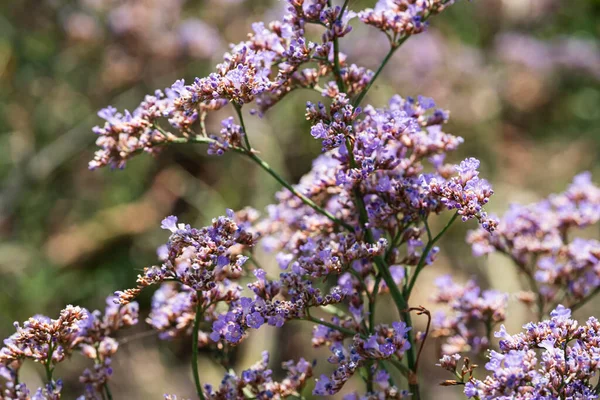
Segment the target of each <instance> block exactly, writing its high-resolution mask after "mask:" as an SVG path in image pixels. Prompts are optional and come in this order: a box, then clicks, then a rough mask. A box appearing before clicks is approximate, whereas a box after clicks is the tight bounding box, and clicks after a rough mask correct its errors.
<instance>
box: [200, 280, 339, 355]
mask: <svg viewBox="0 0 600 400" xmlns="http://www.w3.org/2000/svg"><path fill="white" fill-rule="evenodd" d="M254 274H255V275H256V277H257V281H255V282H253V283H250V284H248V287H249V288H250V289H251V290H252V291H253V292H254V294H255V296H254V297H253V298H250V297H241V298H239V300H235V301H231V302H229V310H228V311H227V312H226V313H223V314H220V315H218V316H217V319H216V320H215V322H214V323H213V325H212V329H213V331H212V333H211V334H210V338H211V339H212V340H213V341H215V342H217V341H220V340H225V341H226V342H228V343H230V344H237V343H239V342H240V341H241V340H242V339H243V338H244V336H245V334H246V331H247V330H249V329H258V328H260V327H261V326H262V325H264V324H268V325H271V326H275V327H278V328H279V327H281V326H283V324H284V323H285V322H286V321H288V320H293V319H302V318H304V317H305V316H306V315H307V310H308V309H309V308H310V307H320V306H328V305H330V304H337V303H341V302H342V301H343V300H344V299H345V298H346V296H347V295H348V293H347V292H346V291H344V289H343V288H341V287H339V286H334V287H333V288H331V289H329V292H328V293H326V294H325V293H323V291H322V290H321V289H319V288H317V287H315V286H314V284H313V282H312V281H311V280H308V279H304V278H303V277H302V275H300V274H294V273H282V274H281V275H280V279H279V280H276V281H271V280H268V279H267V277H266V274H265V272H264V271H263V270H260V269H257V270H255V271H254Z"/></svg>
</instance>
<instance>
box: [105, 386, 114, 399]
mask: <svg viewBox="0 0 600 400" xmlns="http://www.w3.org/2000/svg"><path fill="white" fill-rule="evenodd" d="M104 391H105V392H106V397H107V398H108V400H112V398H113V397H112V393H111V392H110V389H109V387H108V383H105V384H104Z"/></svg>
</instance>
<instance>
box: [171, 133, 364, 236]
mask: <svg viewBox="0 0 600 400" xmlns="http://www.w3.org/2000/svg"><path fill="white" fill-rule="evenodd" d="M168 143H174V144H184V143H201V144H211V143H216V141H215V140H213V139H211V138H209V137H205V136H200V135H197V136H192V137H189V138H173V139H170V140H169V142H168ZM232 150H233V151H236V152H238V153H241V154H244V155H246V156H248V158H250V159H251V160H252V161H254V162H255V163H256V164H258V165H259V166H260V167H261V168H262V169H264V170H265V171H267V172H268V173H269V175H271V176H272V177H273V178H275V180H276V181H277V182H279V183H280V184H281V185H282V186H284V187H285V188H286V189H288V190H289V191H290V192H292V193H293V194H294V195H295V196H296V197H298V198H299V199H300V200H301V201H302V202H303V203H304V204H306V205H307V206H309V207H310V208H312V209H313V210H315V211H316V212H318V213H319V214H321V215H324V216H325V217H327V218H328V219H330V220H331V221H332V222H333V223H335V224H336V225H340V226H343V227H344V228H346V229H347V230H349V231H350V232H354V228H353V227H352V226H351V225H350V224H348V223H346V222H344V221H342V220H340V219H339V218H336V217H335V216H334V215H333V214H331V213H330V212H329V211H327V210H325V209H324V208H322V207H320V206H319V205H317V204H316V203H315V202H314V201H312V200H311V199H309V198H308V197H306V196H305V195H303V194H302V193H300V192H299V191H298V190H296V189H295V188H294V187H293V186H292V185H291V184H289V183H288V182H287V181H286V180H285V179H284V178H283V177H282V176H281V175H279V174H278V173H277V172H276V171H275V170H273V169H272V168H271V166H270V165H269V164H267V162H265V161H264V160H263V159H262V158H260V157H259V156H257V155H256V154H255V153H254V152H253V151H252V150H247V149H244V148H241V147H232Z"/></svg>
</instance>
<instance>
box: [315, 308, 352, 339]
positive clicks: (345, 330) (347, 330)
mask: <svg viewBox="0 0 600 400" xmlns="http://www.w3.org/2000/svg"><path fill="white" fill-rule="evenodd" d="M304 319H305V320H307V321H310V322H314V323H315V324H319V325H323V326H326V327H328V328H331V329H334V330H336V331H338V332H341V333H344V334H346V335H348V336H350V337H354V336H355V335H356V334H358V332H354V331H353V330H350V329H347V328H344V327H342V326H338V325H334V324H332V323H330V322H327V321H324V320H320V319H318V318H315V317H313V316H312V315H310V314H308V311H307V315H306V317H304Z"/></svg>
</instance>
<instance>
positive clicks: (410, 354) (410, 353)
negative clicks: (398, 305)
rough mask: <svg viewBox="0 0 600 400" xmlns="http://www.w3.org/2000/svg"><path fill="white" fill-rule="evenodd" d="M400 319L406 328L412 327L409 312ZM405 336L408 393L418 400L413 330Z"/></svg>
mask: <svg viewBox="0 0 600 400" xmlns="http://www.w3.org/2000/svg"><path fill="white" fill-rule="evenodd" d="M402 319H403V320H404V322H405V323H406V325H407V326H413V325H412V319H411V317H410V311H409V310H405V311H403V312H402ZM406 335H407V336H408V342H409V343H410V347H409V348H408V350H406V361H407V363H408V369H409V371H410V373H409V374H408V386H409V390H410V393H411V394H412V395H413V400H419V399H420V398H421V391H420V389H419V383H418V381H417V371H416V369H417V361H416V359H417V357H416V353H415V336H414V329H411V330H410V331H408V333H407V334H406Z"/></svg>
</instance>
